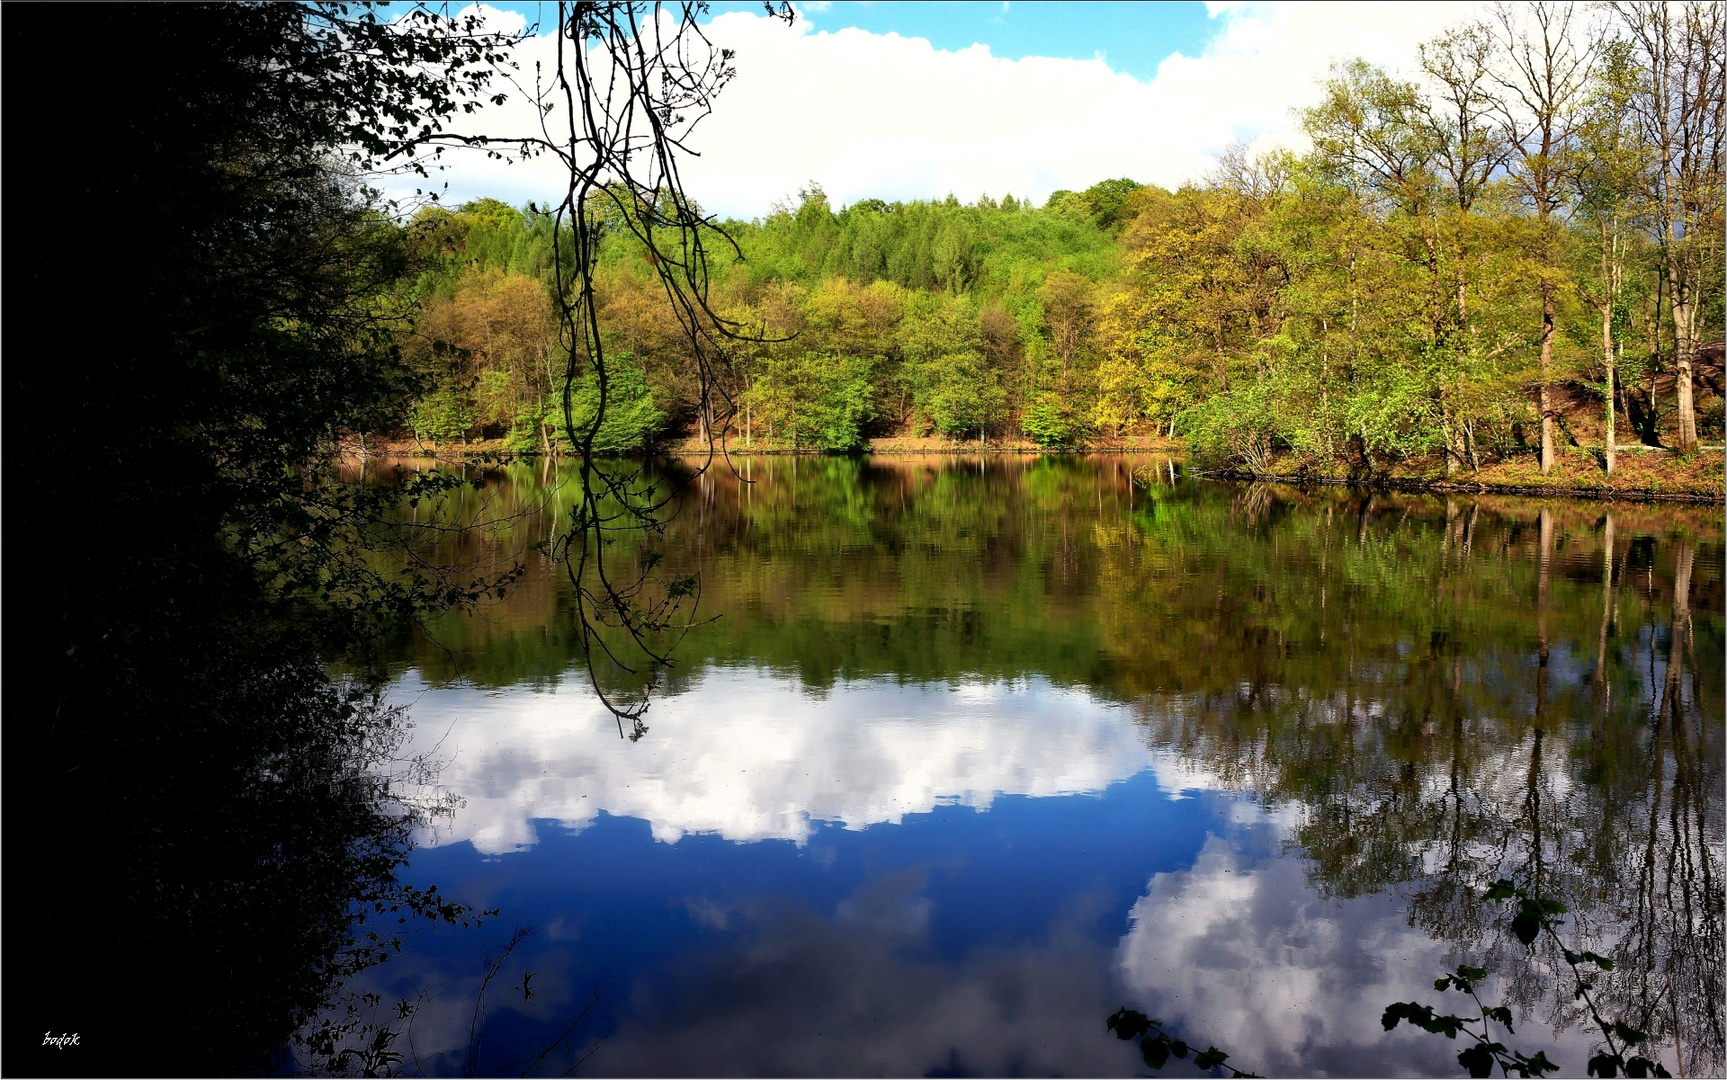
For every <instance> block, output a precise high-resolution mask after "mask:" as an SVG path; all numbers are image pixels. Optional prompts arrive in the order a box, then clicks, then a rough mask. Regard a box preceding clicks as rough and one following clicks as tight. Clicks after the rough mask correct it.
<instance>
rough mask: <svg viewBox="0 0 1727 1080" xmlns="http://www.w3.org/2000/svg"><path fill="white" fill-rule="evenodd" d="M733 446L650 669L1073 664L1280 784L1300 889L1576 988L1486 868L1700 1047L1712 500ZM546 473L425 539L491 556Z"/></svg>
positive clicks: (530, 536)
mask: <svg viewBox="0 0 1727 1080" xmlns="http://www.w3.org/2000/svg"><path fill="white" fill-rule="evenodd" d="M1145 466H1153V467H1150V468H1148V467H1145ZM740 468H741V470H742V471H743V474H744V475H743V476H742V477H733V476H731V475H729V474H725V473H719V472H715V473H710V474H708V475H706V476H704V477H702V478H701V479H700V480H699V481H698V482H696V483H695V484H693V485H692V486H691V487H690V488H689V490H688V492H687V494H686V496H685V497H684V499H683V500H682V502H681V506H680V511H679V515H678V517H677V518H676V519H675V520H674V521H673V522H672V524H671V527H670V530H669V533H668V538H667V541H666V546H667V563H668V566H670V567H671V568H673V569H675V570H678V571H686V572H695V573H699V574H701V575H702V579H703V588H704V611H705V612H706V613H708V614H718V615H721V618H720V620H719V621H718V622H717V623H715V624H714V625H713V626H711V627H707V628H704V629H702V630H700V631H698V632H696V633H694V634H692V635H691V636H690V637H689V638H688V639H686V641H685V644H684V648H683V654H682V656H681V659H682V660H683V661H684V666H683V667H682V668H681V669H679V671H678V672H676V673H674V674H673V675H672V676H671V678H672V679H673V680H674V681H676V680H682V679H688V678H690V677H691V676H692V675H694V674H698V673H699V672H700V671H701V670H703V668H705V667H706V666H709V665H712V664H729V663H748V664H751V665H756V666H760V667H765V668H769V669H773V670H779V671H784V672H786V673H791V674H796V675H797V676H799V677H800V678H801V679H802V680H803V682H804V683H805V684H806V685H809V686H812V687H822V686H826V685H831V684H832V683H833V682H834V681H835V680H838V679H848V678H863V677H874V676H887V677H893V678H899V679H909V680H916V681H945V680H957V679H967V678H978V677H983V678H994V679H1014V678H1019V677H1022V676H1025V675H1031V674H1036V675H1040V676H1043V677H1046V678H1048V679H1050V680H1051V681H1053V682H1056V683H1058V684H1063V683H1065V684H1080V685H1084V686H1086V687H1088V688H1089V689H1090V690H1091V691H1092V692H1093V693H1096V694H1099V695H1102V696H1104V697H1113V698H1115V699H1117V700H1120V701H1123V702H1127V703H1131V704H1132V705H1133V707H1134V709H1135V710H1136V715H1137V716H1138V719H1139V722H1140V723H1141V724H1143V725H1144V727H1145V729H1146V734H1147V738H1148V739H1149V740H1150V741H1151V742H1152V743H1153V744H1155V745H1158V746H1162V747H1168V748H1170V749H1173V750H1175V751H1178V753H1179V755H1180V757H1181V758H1182V759H1183V760H1185V761H1186V762H1188V763H1189V764H1190V766H1191V767H1193V768H1196V769H1202V770H1204V771H1205V772H1207V773H1208V774H1210V775H1211V776H1213V777H1214V778H1215V780H1216V782H1218V783H1222V784H1225V785H1228V786H1233V787H1237V788H1240V789H1243V790H1250V791H1253V792H1256V793H1257V794H1258V795H1259V796H1260V797H1262V798H1263V799H1265V800H1267V801H1270V802H1275V803H1279V804H1283V805H1286V806H1288V807H1291V808H1294V809H1296V810H1297V811H1298V813H1297V814H1296V823H1295V824H1294V826H1293V827H1292V830H1291V832H1290V834H1289V838H1290V843H1291V844H1292V845H1294V846H1295V847H1296V848H1298V849H1299V850H1300V851H1301V852H1302V854H1303V855H1304V856H1305V858H1306V859H1307V860H1308V862H1309V865H1310V868H1311V880H1312V882H1313V884H1314V886H1315V887H1316V888H1318V889H1319V890H1321V891H1322V892H1324V893H1327V894H1331V895H1337V896H1357V895H1362V894H1366V893H1375V892H1383V891H1387V890H1397V891H1400V892H1401V893H1402V894H1403V895H1404V896H1406V897H1407V899H1408V902H1409V912H1410V917H1411V919H1412V920H1413V921H1414V922H1415V923H1416V924H1417V925H1418V926H1419V927H1420V928H1421V929H1423V930H1424V931H1426V932H1428V933H1430V934H1432V935H1433V936H1435V937H1436V938H1439V939H1441V940H1444V941H1447V942H1450V943H1452V944H1453V945H1454V946H1455V948H1456V949H1457V950H1458V951H1459V953H1460V954H1465V953H1466V954H1468V955H1469V956H1470V957H1471V958H1473V959H1476V960H1478V961H1479V962H1481V963H1482V964H1483V966H1487V967H1489V968H1490V969H1491V970H1493V971H1494V972H1496V974H1497V976H1498V977H1499V978H1501V979H1503V980H1504V989H1505V995H1504V996H1505V998H1506V999H1507V1000H1509V1001H1511V1002H1513V1003H1514V1004H1516V1005H1517V1006H1519V1007H1521V1008H1523V1009H1526V1010H1531V1011H1534V1012H1536V1013H1539V1014H1541V1015H1543V1016H1544V1017H1547V1018H1549V1019H1551V1020H1553V1021H1556V1022H1561V1023H1567V1022H1572V1021H1575V1020H1577V1018H1578V1017H1577V1006H1576V1005H1575V1003H1573V1002H1572V1001H1570V1000H1569V999H1568V996H1567V995H1566V994H1563V993H1558V992H1556V991H1557V988H1558V987H1560V986H1561V985H1562V980H1561V978H1560V976H1561V975H1562V974H1566V972H1565V970H1564V968H1563V960H1562V958H1561V957H1559V956H1558V955H1556V954H1555V953H1554V952H1553V946H1552V945H1551V943H1549V944H1548V945H1543V946H1539V947H1538V948H1537V950H1536V952H1535V954H1534V955H1533V956H1532V957H1526V956H1525V950H1524V948H1523V946H1522V945H1521V944H1519V943H1518V942H1516V940H1515V939H1514V938H1513V937H1512V936H1511V935H1510V934H1509V933H1508V932H1507V921H1508V919H1509V915H1508V914H1507V913H1506V911H1505V910H1504V905H1503V904H1489V903H1487V902H1485V901H1484V900H1483V898H1482V894H1483V892H1484V890H1485V889H1486V887H1487V885H1488V884H1489V883H1490V882H1492V881H1494V880H1495V879H1497V878H1499V877H1511V878H1513V879H1515V880H1517V881H1518V882H1519V884H1521V885H1523V886H1524V887H1526V888H1530V889H1532V890H1536V891H1538V892H1539V893H1540V894H1541V895H1544V896H1548V897H1552V898H1555V899H1558V900H1560V901H1561V902H1563V903H1565V904H1566V905H1567V906H1568V907H1569V909H1570V911H1571V912H1572V914H1571V915H1570V916H1569V919H1570V921H1569V922H1568V923H1567V925H1566V933H1567V934H1569V935H1570V938H1569V939H1568V941H1569V944H1570V945H1571V947H1573V948H1576V949H1583V948H1588V949H1592V950H1593V951H1596V952H1599V953H1603V954H1606V955H1611V956H1614V957H1615V958H1617V959H1619V960H1620V963H1619V964H1618V965H1617V967H1616V970H1615V971H1614V972H1613V973H1612V975H1611V976H1609V977H1605V978H1604V979H1603V981H1602V984H1601V986H1602V992H1603V995H1604V1000H1605V1001H1606V1002H1607V1007H1608V1008H1609V1009H1610V1010H1611V1011H1612V1012H1613V1013H1614V1015H1616V1016H1617V1017H1620V1018H1623V1019H1626V1020H1627V1022H1630V1023H1633V1024H1636V1025H1640V1026H1642V1027H1643V1028H1644V1029H1645V1030H1648V1031H1650V1032H1651V1033H1652V1035H1653V1036H1654V1037H1655V1038H1657V1039H1661V1040H1665V1041H1666V1042H1667V1043H1668V1044H1671V1042H1672V1037H1673V1034H1674V1025H1675V1019H1674V1017H1675V1016H1676V1015H1677V1017H1678V1020H1677V1024H1678V1027H1679V1031H1678V1034H1679V1042H1680V1045H1681V1047H1682V1048H1683V1051H1684V1054H1685V1058H1686V1067H1687V1068H1688V1069H1691V1070H1693V1071H1700V1070H1702V1069H1703V1068H1706V1067H1712V1068H1719V1067H1720V1064H1721V1062H1722V1053H1723V1050H1722V1022H1721V1015H1720V1012H1719V1010H1718V1009H1717V1008H1716V1007H1715V1003H1716V1002H1717V1001H1718V1000H1719V997H1720V993H1721V987H1722V976H1723V960H1722V949H1723V943H1722V927H1721V919H1722V904H1723V894H1722V886H1721V879H1720V875H1721V870H1722V867H1721V840H1722V819H1723V806H1722V782H1723V776H1722V769H1721V760H1722V754H1723V749H1724V748H1723V739H1722V720H1721V718H1722V716H1723V709H1724V704H1723V697H1722V683H1723V664H1722V654H1723V648H1722V644H1723V641H1722V621H1721V615H1722V543H1721V537H1722V529H1721V524H1720V521H1719V514H1718V511H1714V510H1710V509H1700V508H1685V507H1663V506H1647V505H1644V506H1638V505H1613V506H1603V505H1600V504H1590V503H1575V502H1573V503H1553V504H1549V505H1541V504H1538V503H1536V502H1534V501H1531V500H1515V499H1496V498H1491V497H1480V498H1461V497H1457V498H1441V497H1432V496H1414V495H1401V494H1396V493H1386V492H1378V493H1371V494H1362V493H1356V492H1350V491H1346V490H1342V489H1319V490H1313V491H1305V492H1303V491H1297V490H1294V489H1289V488H1282V487H1274V486H1267V485H1251V486H1244V487H1228V486H1222V485H1196V484H1191V483H1188V482H1186V481H1183V480H1180V479H1177V478H1172V475H1171V474H1172V473H1173V472H1174V470H1173V469H1172V468H1171V467H1170V466H1169V464H1168V463H1166V462H1163V461H1161V460H1158V461H1149V460H1148V461H1138V460H1135V459H1131V458H1126V457H1122V458H1103V459H1091V460H1085V459H1073V458H1065V459H1063V458H1058V459H1033V460H1030V461H1018V460H1012V459H1003V458H993V459H983V460H979V459H969V460H968V459H954V458H940V459H915V458H913V459H886V460H883V459H876V460H862V459H847V458H824V459H802V460H798V459H784V458H781V459H773V458H767V459H746V460H745V461H743V462H742V463H741V464H740ZM1136 468H1137V471H1136ZM553 480H555V477H551V476H546V477H541V476H538V475H536V474H534V473H532V472H530V471H528V470H526V469H522V468H511V469H506V470H502V471H499V472H497V473H496V474H494V476H493V478H492V481H491V482H490V483H489V485H488V487H487V488H486V491H488V492H490V493H491V494H489V495H487V496H485V497H487V498H492V499H495V500H500V502H499V504H498V505H504V504H511V505H513V504H512V500H514V501H517V502H523V505H524V507H525V506H526V500H531V499H535V498H542V497H545V493H546V490H547V488H548V487H549V486H554V485H551V481H553ZM464 497H470V498H475V499H479V498H481V496H479V495H471V496H464ZM557 499H558V496H557V495H556V493H555V490H554V491H553V493H552V495H551V496H550V498H549V501H547V502H546V503H545V504H544V505H545V509H544V511H543V512H542V513H541V517H540V518H538V519H536V517H535V514H534V513H524V514H521V515H518V516H509V515H500V520H501V521H503V522H505V524H504V525H503V526H501V528H502V529H504V530H505V533H501V534H499V535H494V536H492V537H490V538H489V539H482V538H480V537H477V536H476V535H474V534H460V533H452V534H450V535H449V537H448V538H447V539H446V540H445V541H443V543H445V544H447V545H457V546H460V545H467V547H466V548H465V549H464V550H456V548H455V547H452V548H451V550H447V551H441V552H439V553H438V558H440V559H445V560H449V559H453V558H456V557H458V556H462V555H466V556H467V557H469V558H481V557H484V556H485V554H486V552H487V551H492V552H494V553H503V552H505V551H506V550H508V551H516V550H522V549H524V548H525V547H526V546H527V545H528V544H531V543H532V542H533V541H534V540H536V539H539V538H540V537H542V536H544V535H546V533H545V531H544V530H546V529H547V528H548V527H549V526H550V520H549V519H555V518H556V516H557V515H558V513H559V512H560V511H559V509H558V502H557ZM479 505H480V504H479V503H478V502H476V504H475V508H476V512H477V508H478V506H479ZM457 516H458V517H459V516H460V515H459V514H458V515H457ZM482 544H489V545H491V546H490V547H489V548H487V547H483V546H482V547H476V546H474V545H482ZM497 557H502V555H501V554H498V555H497ZM566 603H567V601H566V600H565V599H564V598H563V596H562V594H561V593H560V590H559V586H558V582H557V580H556V578H555V576H554V575H552V574H551V573H550V572H549V567H548V566H544V565H541V566H535V565H532V564H530V567H529V571H528V574H527V576H526V578H524V580H523V582H522V583H521V586H520V588H519V591H518V592H517V593H516V594H515V595H514V596H513V597H512V598H511V599H509V600H506V601H505V602H504V603H502V604H500V605H497V606H495V607H494V608H493V609H492V610H491V611H489V612H488V613H487V614H486V615H485V616H484V617H483V618H482V619H480V620H455V619H452V620H450V621H448V622H447V623H445V624H444V625H442V626H441V627H439V628H438V630H437V635H436V636H437V639H438V640H437V643H436V645H433V644H431V643H429V642H428V643H422V644H421V645H419V646H417V647H416V648H415V651H414V653H413V655H414V661H415V663H416V664H417V665H418V666H420V668H421V671H422V674H424V675H425V676H427V677H428V678H430V679H431V680H433V681H434V682H435V681H438V680H440V679H448V678H456V677H463V678H468V679H472V680H475V681H477V682H480V683H482V684H499V685H507V684H511V683H514V682H518V681H520V680H521V679H523V678H524V677H532V678H539V679H555V678H557V677H558V674H559V673H560V672H562V671H564V670H566V669H567V668H568V667H569V664H570V660H571V657H572V652H571V649H572V644H573V642H572V641H571V639H570V636H569V634H568V633H567V630H568V628H567V627H566V626H565V625H564V620H562V619H561V617H560V616H559V614H558V612H559V611H560V609H561V607H562V606H563V605H565V604H566ZM1435 974H1437V973H1435Z"/></svg>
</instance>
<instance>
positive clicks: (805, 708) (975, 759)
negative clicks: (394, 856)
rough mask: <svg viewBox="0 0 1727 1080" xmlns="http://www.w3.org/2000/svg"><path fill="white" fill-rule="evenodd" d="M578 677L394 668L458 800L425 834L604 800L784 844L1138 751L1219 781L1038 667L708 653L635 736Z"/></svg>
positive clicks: (1109, 767)
mask: <svg viewBox="0 0 1727 1080" xmlns="http://www.w3.org/2000/svg"><path fill="white" fill-rule="evenodd" d="M578 685H579V684H576V683H574V682H573V681H572V683H571V684H570V686H571V687H572V688H571V689H566V690H564V691H562V692H548V693H523V692H515V693H510V694H504V695H498V694H490V693H486V692H484V691H480V690H477V689H473V688H467V687H451V688H442V689H426V688H425V687H424V686H423V685H422V684H420V683H419V682H418V679H417V676H415V675H413V674H410V675H409V676H408V678H407V679H405V680H404V681H403V683H402V684H401V685H400V686H399V687H398V690H397V693H398V695H399V699H401V700H406V701H409V702H411V704H412V715H413V717H414V720H415V729H416V733H415V737H414V747H413V749H414V750H415V751H416V752H425V753H428V754H429V755H430V756H432V757H433V758H435V759H437V760H439V761H441V762H442V763H443V765H442V769H441V770H440V773H439V783H440V785H441V787H442V788H443V789H444V790H446V791H448V792H451V793H453V794H456V795H458V796H460V797H461V798H462V799H463V801H464V806H463V807H462V808H461V809H460V810H459V811H458V812H457V813H456V815H455V818H454V820H453V821H452V822H448V823H445V824H444V825H442V826H441V827H440V828H439V830H438V832H437V834H436V835H435V836H428V837H426V838H425V840H426V841H427V842H429V843H449V842H453V841H462V840H469V841H472V842H473V844H474V846H475V847H476V848H477V849H479V850H480V851H482V852H484V853H487V854H502V853H505V852H510V851H518V850H522V849H525V848H528V847H531V846H532V845H533V844H534V843H535V842H536V839H537V838H536V834H535V832H534V826H533V824H532V822H533V821H534V820H535V819H540V820H554V821H557V822H559V823H560V824H562V825H563V826H565V827H567V828H573V829H579V828H582V827H583V826H585V825H586V824H587V823H589V822H591V821H593V820H594V818H595V817H596V816H597V815H598V814H599V813H600V812H601V811H604V812H607V813H609V814H612V815H614V816H620V817H635V818H639V819H642V820H645V821H647V822H649V823H650V825H651V826H652V828H653V835H654V837H655V839H657V840H661V841H666V842H675V841H676V840H677V839H678V838H679V837H681V836H683V835H684V834H685V833H714V834H718V835H720V836H722V837H725V838H726V839H729V840H736V841H749V840H764V839H785V840H793V841H796V842H798V843H800V844H801V843H803V842H804V841H806V840H807V839H808V838H809V836H810V833H811V823H812V822H815V821H833V822H840V823H842V824H844V825H845V827H847V828H849V829H858V828H863V827H865V826H868V825H873V824H878V823H883V822H889V823H897V822H899V821H901V820H903V818H904V817H905V815H907V814H919V813H927V812H928V811H930V810H931V809H933V808H934V807H936V806H938V805H943V804H958V805H962V806H971V807H977V808H980V809H981V808H987V807H988V806H989V805H990V803H991V801H992V800H993V799H994V798H995V797H996V796H998V795H1003V794H1013V795H1030V796H1054V795H1071V794H1083V793H1095V792H1101V791H1103V790H1104V789H1105V788H1107V787H1108V786H1109V785H1110V784H1112V783H1115V782H1116V781H1119V780H1123V779H1126V778H1128V777H1130V776H1133V775H1135V774H1137V773H1139V772H1141V771H1142V770H1146V769H1151V770H1153V771H1154V772H1155V773H1156V775H1157V777H1158V780H1159V783H1160V784H1161V785H1162V787H1163V788H1164V790H1165V791H1170V792H1174V793H1179V792H1180V791H1181V790H1182V789H1192V788H1216V787H1219V786H1221V785H1220V784H1219V783H1218V782H1217V781H1216V779H1215V778H1213V777H1209V776H1206V775H1202V774H1201V773H1199V772H1195V771H1193V770H1192V769H1191V768H1184V767H1181V766H1179V765H1178V764H1177V763H1176V761H1175V759H1174V757H1173V755H1170V754H1168V753H1162V752H1154V751H1152V750H1149V749H1148V748H1147V746H1146V740H1145V734H1144V731H1143V729H1141V728H1140V727H1138V726H1137V725H1135V724H1134V723H1133V722H1132V721H1131V718H1130V716H1129V714H1128V713H1127V712H1126V711H1125V710H1123V709H1121V708H1119V707H1117V706H1113V705H1110V704H1106V703H1103V702H1099V701H1097V700H1096V699H1094V698H1092V697H1091V696H1089V695H1088V694H1086V693H1084V692H1082V691H1078V690H1071V689H1064V688H1060V687H1055V686H1051V685H1050V684H1048V683H1046V682H1043V681H1041V680H1026V681H1021V682H1017V683H983V682H977V683H965V684H960V685H958V686H954V687H949V686H946V685H940V684H938V685H935V686H925V685H899V684H896V683H892V682H885V681H874V680H872V681H862V682H857V683H848V684H841V685H840V686H838V687H836V688H834V689H833V690H832V691H830V692H828V693H826V694H825V695H823V696H820V697H817V696H815V695H812V694H809V693H807V692H804V691H803V690H801V689H800V688H799V685H798V684H797V682H796V681H795V680H791V679H784V678H778V677H775V676H772V675H770V674H767V673H765V672H761V671H756V670H749V669H728V670H713V671H709V672H708V673H706V674H705V675H704V676H703V677H702V679H701V681H700V682H699V683H698V684H697V685H696V686H695V687H694V688H692V689H691V690H690V691H688V692H686V693H683V694H679V695H677V696H675V697H669V698H665V699H662V700H660V701H658V702H656V703H655V705H654V707H653V710H652V711H651V712H650V713H649V716H648V721H649V731H648V734H647V735H646V736H645V737H644V738H643V739H642V740H641V741H640V742H639V743H635V744H630V743H626V742H622V741H620V740H619V738H618V735H617V728H616V724H615V722H614V721H613V720H612V718H611V717H610V716H609V715H608V714H606V713H605V712H604V711H602V710H601V709H600V708H599V707H598V706H597V705H596V704H595V703H594V701H593V695H592V694H591V692H587V691H586V688H585V687H582V688H581V689H580V690H577V689H574V687H576V686H578Z"/></svg>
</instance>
